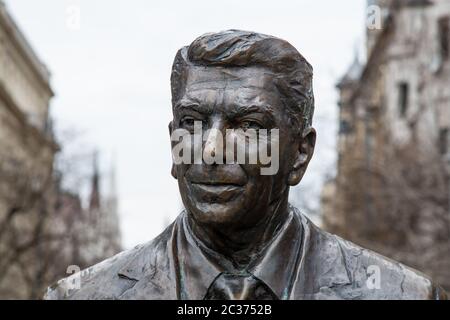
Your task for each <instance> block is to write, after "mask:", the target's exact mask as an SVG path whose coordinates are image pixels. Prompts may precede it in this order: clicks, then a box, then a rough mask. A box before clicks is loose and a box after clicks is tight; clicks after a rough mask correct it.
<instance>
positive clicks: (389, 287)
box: [45, 207, 446, 299]
mask: <svg viewBox="0 0 450 320" xmlns="http://www.w3.org/2000/svg"><path fill="white" fill-rule="evenodd" d="M233 268H234V267H233V265H232V264H231V263H230V262H229V261H228V260H227V259H226V258H224V257H223V256H221V255H220V254H219V253H216V252H214V251H213V250H211V249H209V248H208V247H206V246H205V245H203V244H202V242H201V241H200V240H199V239H197V238H196V237H195V235H194V234H193V233H192V231H191V230H190V228H189V224H188V223H187V219H186V212H184V211H183V212H182V213H181V214H180V215H179V216H178V218H177V219H176V220H175V222H174V223H172V224H171V225H170V226H169V227H168V228H167V229H166V230H165V231H164V232H163V233H162V234H161V235H159V236H158V237H157V238H155V239H154V240H152V241H150V242H148V243H147V244H144V245H141V246H137V247H135V248H134V249H131V250H128V251H124V252H122V253H119V254H117V255H116V256H114V257H112V258H110V259H107V260H105V261H103V262H101V263H99V264H97V265H95V266H93V267H90V268H88V269H86V270H84V271H82V272H81V273H77V274H74V275H72V276H70V277H68V278H65V279H62V280H60V281H58V282H57V283H56V284H55V285H54V286H52V287H50V288H49V289H48V292H47V294H46V295H45V299H203V298H204V296H205V294H206V291H207V289H208V287H209V286H210V285H211V283H212V282H213V281H214V279H215V278H216V277H217V276H218V275H219V274H220V273H221V272H233V271H234V270H233ZM246 270H247V271H248V272H250V273H251V274H253V275H254V276H255V277H256V278H258V279H259V280H261V281H263V282H264V283H265V284H266V285H267V286H268V287H269V288H270V289H271V290H272V291H273V292H274V293H275V294H276V296H277V297H278V298H279V299H443V298H445V297H446V294H445V292H444V291H443V290H442V289H440V288H439V287H438V286H435V285H434V284H433V283H432V281H431V280H430V279H429V278H428V277H426V276H425V275H423V274H421V273H419V272H418V271H415V270H413V269H411V268H409V267H406V266H404V265H402V264H400V263H398V262H395V261H392V260H390V259H388V258H385V257H383V256H381V255H379V254H377V253H374V252H372V251H370V250H367V249H363V248H361V247H359V246H357V245H355V244H353V243H351V242H348V241H345V240H343V239H341V238H339V237H337V236H334V235H331V234H329V233H327V232H325V231H323V230H321V229H320V228H318V227H317V226H315V225H314V224H313V223H312V222H311V221H309V220H308V219H307V218H306V217H305V216H304V215H303V214H301V213H300V212H299V211H298V210H297V209H295V208H294V207H290V214H289V217H288V218H287V219H286V221H285V222H284V223H283V225H282V226H281V228H279V230H278V231H277V232H276V234H275V235H274V237H273V239H272V241H271V242H270V243H269V244H268V245H267V246H266V247H265V248H263V249H262V250H261V252H260V253H258V254H257V255H256V256H255V257H254V258H253V259H252V262H251V263H250V264H249V266H248V267H247V269H246Z"/></svg>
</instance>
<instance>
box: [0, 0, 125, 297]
mask: <svg viewBox="0 0 450 320" xmlns="http://www.w3.org/2000/svg"><path fill="white" fill-rule="evenodd" d="M52 96H53V91H52V89H51V86H50V74H49V71H48V70H47V68H46V67H45V66H44V65H43V64H42V63H41V62H40V60H39V59H38V57H37V56H36V54H35V53H34V51H33V50H32V48H31V47H30V45H29V44H28V42H27V41H26V39H25V37H24V36H23V34H22V33H21V31H20V30H19V28H18V27H17V25H16V24H15V22H14V21H13V19H12V18H11V16H10V15H9V14H8V12H7V10H6V7H5V4H4V3H3V2H2V1H1V0H0V299H5V298H6V299H27V298H34V299H36V298H40V297H42V296H43V294H44V292H45V289H46V288H47V287H48V286H49V285H50V284H52V283H53V282H54V281H56V280H58V279H60V278H63V277H65V276H67V272H74V271H76V270H77V268H78V267H79V268H80V269H82V268H84V267H87V266H89V265H92V264H94V263H96V262H98V261H100V260H103V259H105V258H107V257H110V256H112V255H114V254H115V253H117V252H119V251H120V250H121V245H120V230H119V222H118V212H117V210H118V209H117V195H116V193H115V186H114V177H113V176H112V177H111V178H110V180H111V184H112V187H111V188H110V189H111V190H110V192H109V194H106V195H103V194H102V193H101V192H100V174H99V171H98V169H97V166H95V169H94V170H93V171H94V173H93V176H92V179H91V189H92V194H91V196H90V199H91V200H90V205H89V206H88V207H87V208H84V206H82V201H81V198H80V196H79V195H78V194H74V193H70V192H68V191H66V190H64V189H63V188H62V187H61V185H60V183H59V181H60V176H61V174H62V175H64V174H66V173H67V172H58V171H57V170H56V168H54V160H55V159H54V158H55V154H56V153H57V152H58V151H59V149H60V146H59V145H58V144H57V143H56V142H55V138H54V135H53V133H52V125H51V120H50V116H49V102H50V99H51V98H52ZM89 163H90V162H89ZM113 174H114V172H113V171H112V175H113ZM69 266H74V268H69V269H68V267H69Z"/></svg>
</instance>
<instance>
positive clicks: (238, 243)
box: [188, 194, 289, 268]
mask: <svg viewBox="0 0 450 320" xmlns="http://www.w3.org/2000/svg"><path fill="white" fill-rule="evenodd" d="M288 214H289V210H288V194H286V195H282V196H281V197H279V198H278V199H276V200H274V201H273V202H272V203H271V204H270V205H269V207H268V208H267V210H266V212H265V214H264V215H262V217H263V218H262V219H261V220H259V221H258V223H256V224H255V223H254V224H249V226H244V227H243V226H242V223H241V222H238V223H236V225H231V226H225V227H224V226H223V225H221V226H215V225H213V226H211V225H206V224H199V223H197V222H196V221H195V219H193V218H192V215H188V221H189V224H190V226H191V229H192V231H193V232H194V234H195V236H196V237H198V238H199V239H200V240H202V242H204V243H205V245H206V246H208V247H209V248H211V249H213V250H214V251H216V252H218V253H221V254H222V255H224V256H226V257H227V258H228V259H230V260H231V262H233V264H234V265H235V267H237V268H243V267H245V266H246V265H247V264H248V263H249V262H250V261H251V260H252V258H253V257H254V256H255V254H257V253H258V252H260V249H261V248H263V247H264V246H265V245H266V244H267V243H268V242H269V241H270V240H271V239H273V237H274V235H275V233H276V232H277V231H278V228H279V227H280V226H282V224H283V222H284V221H285V219H286V218H287V216H288Z"/></svg>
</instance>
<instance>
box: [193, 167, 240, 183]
mask: <svg viewBox="0 0 450 320" xmlns="http://www.w3.org/2000/svg"><path fill="white" fill-rule="evenodd" d="M185 177H186V180H187V181H189V182H190V183H192V184H201V185H207V186H211V187H226V186H228V187H232V186H236V187H242V186H244V185H245V184H246V183H247V176H246V174H245V172H244V171H243V170H242V168H241V167H240V166H239V165H234V164H227V165H219V166H216V167H214V168H211V167H210V166H203V165H193V166H191V167H190V168H189V169H188V170H187V172H186V175H185Z"/></svg>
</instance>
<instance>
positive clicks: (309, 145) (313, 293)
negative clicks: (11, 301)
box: [46, 30, 445, 299]
mask: <svg viewBox="0 0 450 320" xmlns="http://www.w3.org/2000/svg"><path fill="white" fill-rule="evenodd" d="M171 82H172V107H173V121H172V122H171V123H170V125H169V129H170V132H171V133H172V132H173V131H174V130H177V129H180V128H181V129H185V130H187V131H189V132H190V131H192V129H193V126H194V122H195V121H199V122H200V123H201V126H202V128H203V129H204V130H207V129H212V128H214V129H217V130H219V131H220V132H224V131H225V130H226V129H236V128H238V129H243V130H244V131H245V130H247V129H248V128H256V129H273V128H277V129H279V144H278V148H279V149H278V151H279V169H278V171H277V172H276V173H275V174H272V175H262V174H261V171H260V169H261V167H263V165H262V164H261V163H256V164H245V163H236V162H234V163H227V162H225V163H219V162H215V163H212V164H206V163H205V162H203V163H201V164H189V163H181V164H176V165H175V164H174V166H173V169H172V175H173V176H174V177H175V178H176V179H177V180H178V184H179V189H180V193H181V197H182V200H183V203H184V206H185V210H184V211H183V212H182V213H181V214H180V215H179V216H178V218H177V219H176V220H175V222H174V223H173V224H171V225H170V226H169V227H168V228H167V229H166V230H165V231H164V232H163V233H162V234H161V235H159V236H158V237H157V238H155V239H154V240H152V241H150V242H149V243H147V244H144V245H142V246H138V247H136V248H134V249H132V250H129V251H125V252H122V253H120V254H118V255H116V256H114V257H112V258H110V259H108V260H105V261H104V262H101V263H99V264H98V265H95V266H93V267H91V268H89V269H87V270H85V271H83V272H82V273H81V275H80V274H78V275H73V276H71V277H69V278H66V279H63V280H61V281H59V282H58V283H57V284H56V285H54V286H52V287H51V288H49V290H48V293H47V295H46V298H47V299H439V298H445V293H444V292H443V291H442V290H441V289H440V288H439V287H438V286H435V285H434V284H433V282H432V281H431V280H430V279H429V278H428V277H426V276H425V275H422V274H420V273H419V272H417V271H415V270H413V269H410V268H408V267H406V266H403V265H401V264H399V263H397V262H395V261H392V260H389V259H387V258H385V257H382V256H380V255H378V254H376V253H374V252H371V251H369V250H366V249H363V248H360V247H358V246H357V245H355V244H352V243H350V242H347V241H345V240H343V239H340V238H339V237H336V236H334V235H331V234H329V233H327V232H325V231H323V230H321V229H320V228H318V227H316V226H315V225H314V224H312V223H311V222H310V221H309V220H308V219H307V218H306V217H305V216H304V215H303V214H302V213H300V212H299V211H298V210H297V209H296V208H294V207H292V206H291V205H289V203H288V195H289V188H290V186H295V185H297V184H298V183H299V182H300V180H301V179H302V177H303V175H304V173H305V171H306V168H307V166H308V163H309V161H310V160H311V157H312V155H313V151H314V145H315V139H316V132H315V130H314V129H313V128H312V126H311V124H312V115H313V109H314V97H313V90H312V67H311V66H310V64H309V63H308V62H307V61H306V60H305V58H303V57H302V56H301V55H300V53H299V52H298V51H297V50H296V49H295V48H294V47H293V46H291V45H290V44H289V43H288V42H286V41H284V40H281V39H278V38H275V37H271V36H267V35H262V34H258V33H253V32H245V31H238V30H229V31H225V32H220V33H215V34H206V35H203V36H201V37H199V38H197V39H196V40H195V41H194V42H193V43H192V44H191V45H190V46H189V47H184V48H182V49H181V50H179V51H178V53H177V55H176V57H175V61H174V64H173V69H172V78H171ZM210 136H211V135H210ZM210 136H208V138H207V139H206V141H205V142H204V143H203V144H202V148H204V149H208V148H210V149H211V150H215V149H214V148H212V145H214V144H215V140H213V139H212V138H211V137H210ZM172 145H174V142H173V141H172ZM248 152H251V151H248Z"/></svg>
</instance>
